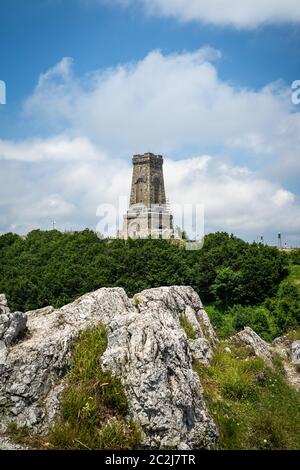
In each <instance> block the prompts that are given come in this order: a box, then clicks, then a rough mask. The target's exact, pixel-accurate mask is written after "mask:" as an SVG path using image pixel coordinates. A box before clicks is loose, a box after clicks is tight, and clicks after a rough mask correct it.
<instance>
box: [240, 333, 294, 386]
mask: <svg viewBox="0 0 300 470" xmlns="http://www.w3.org/2000/svg"><path fill="white" fill-rule="evenodd" d="M231 340H232V341H233V342H235V343H239V344H244V345H245V346H246V347H247V348H249V350H251V351H252V352H253V354H255V355H256V356H258V357H260V358H261V359H263V360H264V361H265V362H266V364H267V365H268V366H269V367H273V357H274V354H278V355H279V356H280V357H281V359H282V361H283V367H284V371H285V376H286V380H287V382H288V383H289V384H290V385H291V386H292V387H293V388H295V389H296V390H298V391H300V371H299V369H298V368H297V366H298V365H299V364H300V341H292V340H291V339H289V337H288V336H287V335H284V336H281V337H279V338H276V339H275V340H274V341H273V343H272V344H269V343H267V342H266V341H264V340H263V339H262V338H261V337H260V336H259V335H258V334H257V333H255V331H253V330H252V329H251V328H249V327H245V328H244V330H242V331H240V332H239V333H237V334H236V335H235V336H232V338H231Z"/></svg>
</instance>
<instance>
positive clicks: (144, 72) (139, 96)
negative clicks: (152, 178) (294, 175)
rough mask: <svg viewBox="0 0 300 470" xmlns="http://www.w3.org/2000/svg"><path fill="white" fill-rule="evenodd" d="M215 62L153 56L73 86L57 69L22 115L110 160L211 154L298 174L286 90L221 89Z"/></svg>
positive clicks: (297, 140)
mask: <svg viewBox="0 0 300 470" xmlns="http://www.w3.org/2000/svg"><path fill="white" fill-rule="evenodd" d="M218 58H220V53H219V52H218V51H215V50H213V49H211V48H203V49H200V50H199V51H196V52H194V53H182V54H172V55H167V56H164V55H163V54H162V53H161V52H160V51H154V52H152V53H150V54H149V55H147V56H146V57H145V58H144V59H143V60H141V61H139V62H137V63H131V64H125V65H122V66H119V67H116V68H111V69H108V70H104V71H95V72H93V73H92V74H89V75H88V76H86V77H84V78H83V79H82V80H81V81H79V80H76V79H74V78H73V76H72V73H71V69H70V67H71V62H70V61H67V62H66V61H63V62H62V63H63V65H60V64H58V65H56V66H55V67H54V69H53V70H50V71H49V72H48V73H46V74H44V75H43V76H42V79H40V80H39V84H38V86H37V88H36V90H35V91H34V93H33V95H32V96H31V97H30V98H29V99H28V100H27V102H26V104H25V112H26V113H27V116H30V117H32V118H34V117H37V118H38V121H39V122H40V124H43V125H44V126H45V127H47V126H49V125H50V126H51V123H52V122H55V129H54V130H55V131H57V130H59V131H63V130H65V129H66V128H69V129H72V131H73V132H74V133H75V134H76V133H77V134H80V135H85V136H87V137H88V138H89V139H90V140H92V141H93V142H94V143H95V144H96V145H98V146H100V147H101V148H102V149H104V150H105V151H106V152H108V153H110V154H112V155H115V154H117V155H121V154H125V155H126V154H129V153H135V152H139V151H147V150H152V151H154V152H168V153H172V152H178V151H180V150H182V149H184V148H185V147H187V146H189V147H191V146H193V148H197V149H198V150H199V151H200V152H201V149H203V148H204V147H207V146H214V147H221V148H225V149H227V150H228V151H230V150H231V149H241V150H242V151H246V152H248V153H249V154H251V155H258V156H263V157H267V158H272V159H273V166H274V167H275V166H276V159H280V165H282V164H283V165H284V164H285V162H283V161H282V159H283V157H284V158H285V159H286V165H287V166H288V167H291V166H292V167H293V171H295V168H296V169H298V171H299V170H300V164H299V158H298V149H299V146H300V113H299V112H293V111H295V107H293V105H292V103H291V98H290V90H289V88H288V87H287V86H284V84H282V83H280V82H278V83H273V84H270V85H267V86H266V87H264V88H263V89H261V90H258V91H254V90H250V89H247V88H239V87H236V86H234V85H233V84H231V83H228V82H224V81H222V80H221V79H220V78H219V76H218V72H217V68H216V65H215V63H214V61H215V60H218ZM61 69H62V73H61V76H60V80H58V77H57V74H58V73H59V71H60V70H61ZM53 71H54V72H53ZM53 77H55V79H53ZM57 81H59V84H58V85H57ZM59 123H60V126H61V128H60V129H57V126H58V125H59Z"/></svg>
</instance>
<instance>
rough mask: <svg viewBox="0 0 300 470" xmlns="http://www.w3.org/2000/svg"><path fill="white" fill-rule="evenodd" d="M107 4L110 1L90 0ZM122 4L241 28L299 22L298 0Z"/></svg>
mask: <svg viewBox="0 0 300 470" xmlns="http://www.w3.org/2000/svg"><path fill="white" fill-rule="evenodd" d="M90 1H92V2H95V1H98V2H100V3H108V1H107V0H90ZM117 3H118V4H121V5H123V6H130V5H134V6H142V7H144V8H145V9H146V12H147V13H149V14H152V15H158V16H167V17H174V18H177V19H178V20H180V21H200V22H204V23H211V24H216V25H229V26H235V27H238V28H253V27H256V26H260V25H263V24H273V23H283V22H291V23H293V22H299V21H300V4H299V1H298V0H117Z"/></svg>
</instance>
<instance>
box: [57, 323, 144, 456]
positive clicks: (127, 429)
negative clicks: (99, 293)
mask: <svg viewBox="0 0 300 470" xmlns="http://www.w3.org/2000/svg"><path fill="white" fill-rule="evenodd" d="M106 347H107V335H106V329H105V327H104V326H100V327H98V328H94V329H91V330H87V331H85V332H83V333H82V334H81V336H80V338H79V341H78V343H77V344H76V346H75V349H74V352H73V358H72V367H71V370H70V372H69V374H68V378H67V387H66V389H65V392H64V395H63V398H62V404H61V419H60V421H59V422H58V423H57V424H56V425H55V426H54V427H53V429H52V430H51V432H50V435H49V442H50V446H51V447H52V448H56V449H57V448H58V449H82V450H83V449H98V450H104V449H108V450H111V449H118V450H123V449H134V448H137V447H138V444H139V441H140V434H139V431H138V430H137V428H136V426H135V425H134V423H133V422H132V421H129V422H128V421H127V420H126V414H127V411H128V403H127V398H126V395H125V392H124V388H123V386H122V384H121V382H120V380H119V379H118V378H116V377H114V376H112V374H111V373H110V372H106V371H104V370H103V369H102V368H101V366H100V363H99V358H100V356H101V355H102V354H103V353H104V351H105V350H106Z"/></svg>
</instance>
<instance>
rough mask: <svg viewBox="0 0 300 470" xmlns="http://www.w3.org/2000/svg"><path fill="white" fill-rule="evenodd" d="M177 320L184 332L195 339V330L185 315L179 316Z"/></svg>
mask: <svg viewBox="0 0 300 470" xmlns="http://www.w3.org/2000/svg"><path fill="white" fill-rule="evenodd" d="M179 322H180V326H181V328H182V329H183V330H184V331H185V334H186V335H187V337H188V338H189V339H196V337H197V335H196V331H195V330H194V328H193V325H191V323H190V322H189V321H188V319H187V318H186V316H185V315H181V316H180V317H179Z"/></svg>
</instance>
